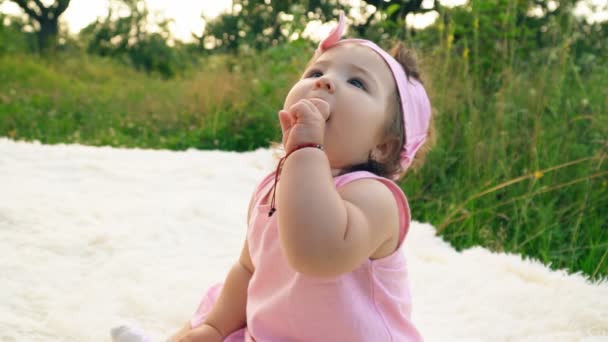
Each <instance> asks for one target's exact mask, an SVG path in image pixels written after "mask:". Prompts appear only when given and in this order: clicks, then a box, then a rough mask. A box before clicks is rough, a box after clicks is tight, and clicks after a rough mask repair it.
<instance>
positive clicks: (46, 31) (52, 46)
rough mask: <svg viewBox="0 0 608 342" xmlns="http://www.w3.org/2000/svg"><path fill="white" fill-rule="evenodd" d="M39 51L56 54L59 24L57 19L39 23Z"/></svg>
mask: <svg viewBox="0 0 608 342" xmlns="http://www.w3.org/2000/svg"><path fill="white" fill-rule="evenodd" d="M39 24H40V31H38V33H37V35H38V49H39V51H40V52H54V51H55V50H56V48H57V37H58V33H59V22H58V20H57V18H53V19H44V20H41V21H40V22H39Z"/></svg>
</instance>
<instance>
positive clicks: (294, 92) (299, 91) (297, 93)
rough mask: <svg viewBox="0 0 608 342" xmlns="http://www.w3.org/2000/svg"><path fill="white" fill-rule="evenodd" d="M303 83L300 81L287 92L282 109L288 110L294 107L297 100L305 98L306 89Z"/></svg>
mask: <svg viewBox="0 0 608 342" xmlns="http://www.w3.org/2000/svg"><path fill="white" fill-rule="evenodd" d="M304 83H305V82H303V80H300V81H299V82H298V83H296V84H294V86H293V87H292V88H291V89H290V90H289V93H287V96H286V97H285V103H284V104H283V109H289V107H291V106H292V105H294V104H295V103H296V102H298V101H299V100H301V99H303V98H305V97H306V89H305V84H304Z"/></svg>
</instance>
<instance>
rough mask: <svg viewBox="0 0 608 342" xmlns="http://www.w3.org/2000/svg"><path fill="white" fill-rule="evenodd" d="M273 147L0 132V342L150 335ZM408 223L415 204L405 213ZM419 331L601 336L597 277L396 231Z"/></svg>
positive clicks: (225, 235)
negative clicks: (123, 142)
mask: <svg viewBox="0 0 608 342" xmlns="http://www.w3.org/2000/svg"><path fill="white" fill-rule="evenodd" d="M275 162H276V161H275V159H274V156H273V151H271V150H267V149H261V150H257V151H254V152H248V153H231V152H220V151H195V150H188V151H184V152H169V151H153V150H140V149H116V148H95V147H86V146H80V145H55V146H46V145H41V144H38V143H24V142H13V141H10V140H7V139H0V303H1V305H0V340H1V341H108V340H109V330H110V328H111V327H114V326H117V325H121V324H129V323H136V324H137V325H139V326H140V327H142V328H143V329H144V330H146V331H147V332H149V333H151V334H152V335H153V336H155V337H156V338H158V340H161V338H163V337H167V336H168V335H169V334H171V333H173V332H174V331H175V330H176V329H178V328H179V327H181V326H183V324H184V323H185V322H186V321H187V320H188V319H189V317H190V315H191V314H192V313H193V311H194V310H195V309H196V306H197V304H198V301H199V300H200V297H201V295H202V294H203V293H204V292H205V290H206V288H207V287H208V286H210V285H212V284H213V283H215V282H218V281H221V280H222V279H223V277H224V276H225V275H226V272H227V270H228V268H229V267H230V265H231V264H232V263H233V262H234V261H235V260H236V257H237V256H238V253H239V251H240V248H241V246H242V243H243V239H244V236H245V230H246V224H245V217H246V211H247V204H248V202H249V197H250V195H251V192H252V191H253V188H254V186H255V184H256V182H258V181H259V180H260V179H261V177H262V176H264V175H265V174H267V173H268V172H270V171H271V170H272V169H273V167H274V165H275ZM413 217H414V219H415V218H416V213H415V212H414V213H413ZM405 253H406V254H407V258H408V263H409V269H410V278H411V282H412V292H413V298H414V314H413V319H414V322H415V323H416V324H417V325H418V327H419V329H420V330H421V332H422V333H423V335H424V336H425V338H426V340H427V341H608V284H607V283H605V282H604V283H595V284H594V283H590V282H588V281H587V280H586V279H585V278H584V277H583V276H581V275H579V274H567V273H566V272H563V271H551V270H549V269H548V268H547V267H546V266H544V265H542V264H541V263H539V262H537V261H534V260H528V259H523V258H522V257H521V256H519V255H512V254H504V253H493V252H490V251H488V250H486V249H484V248H480V247H477V248H472V249H468V250H465V251H462V252H457V251H456V250H455V249H454V248H452V247H451V246H450V245H449V244H448V243H446V242H444V241H443V240H442V239H441V238H439V237H437V236H436V234H435V229H434V228H433V227H432V226H431V225H429V224H426V223H419V222H414V223H413V225H412V227H411V229H410V233H409V235H408V238H407V240H406V248H405Z"/></svg>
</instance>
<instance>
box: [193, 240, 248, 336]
mask: <svg viewBox="0 0 608 342" xmlns="http://www.w3.org/2000/svg"><path fill="white" fill-rule="evenodd" d="M252 275H253V265H252V263H251V258H250V256H249V246H248V244H247V240H245V244H244V246H243V250H242V251H241V256H240V258H239V261H238V262H236V263H235V264H234V265H233V266H232V268H231V269H230V272H229V273H228V276H227V277H226V281H225V282H224V286H223V288H222V292H221V293H220V295H219V297H218V299H217V302H216V303H215V305H214V306H213V309H212V310H211V312H210V313H209V316H208V317H207V319H206V320H205V323H204V324H205V325H209V326H211V327H213V328H215V329H216V330H218V331H219V332H220V333H221V334H222V335H223V336H224V337H226V336H228V335H230V333H232V332H233V331H236V330H238V329H240V328H242V327H244V326H245V324H246V322H247V319H246V317H245V307H246V304H247V287H248V286H249V280H250V279H251V276H252Z"/></svg>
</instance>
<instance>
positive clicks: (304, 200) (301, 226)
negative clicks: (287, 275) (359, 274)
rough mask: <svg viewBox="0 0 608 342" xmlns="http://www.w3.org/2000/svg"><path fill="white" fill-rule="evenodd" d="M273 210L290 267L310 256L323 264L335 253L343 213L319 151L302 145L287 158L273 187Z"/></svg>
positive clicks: (343, 225)
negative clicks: (274, 192)
mask: <svg viewBox="0 0 608 342" xmlns="http://www.w3.org/2000/svg"><path fill="white" fill-rule="evenodd" d="M277 209H278V211H277V214H278V221H279V230H280V234H279V235H280V237H281V243H282V244H283V247H284V249H285V252H286V255H287V257H288V259H289V260H290V262H291V263H292V266H294V267H297V266H298V263H299V261H298V260H304V259H306V260H307V262H308V261H310V260H311V258H312V259H317V261H318V262H319V263H323V262H324V261H326V260H327V258H331V257H332V256H331V255H330V254H331V253H334V252H339V251H336V246H339V245H340V241H342V240H343V239H344V236H345V231H346V226H347V212H346V207H345V205H344V201H343V200H342V198H341V197H340V195H339V194H338V192H337V190H336V187H335V185H334V181H333V177H332V175H331V169H330V166H329V161H328V160H327V157H326V155H325V153H324V152H323V151H321V150H319V149H315V148H304V149H301V150H298V151H295V152H294V153H292V154H291V155H290V156H289V158H287V160H286V161H285V163H284V165H283V170H282V172H281V176H280V181H279V185H278V188H277ZM313 263H314V260H313ZM300 271H302V270H300Z"/></svg>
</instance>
